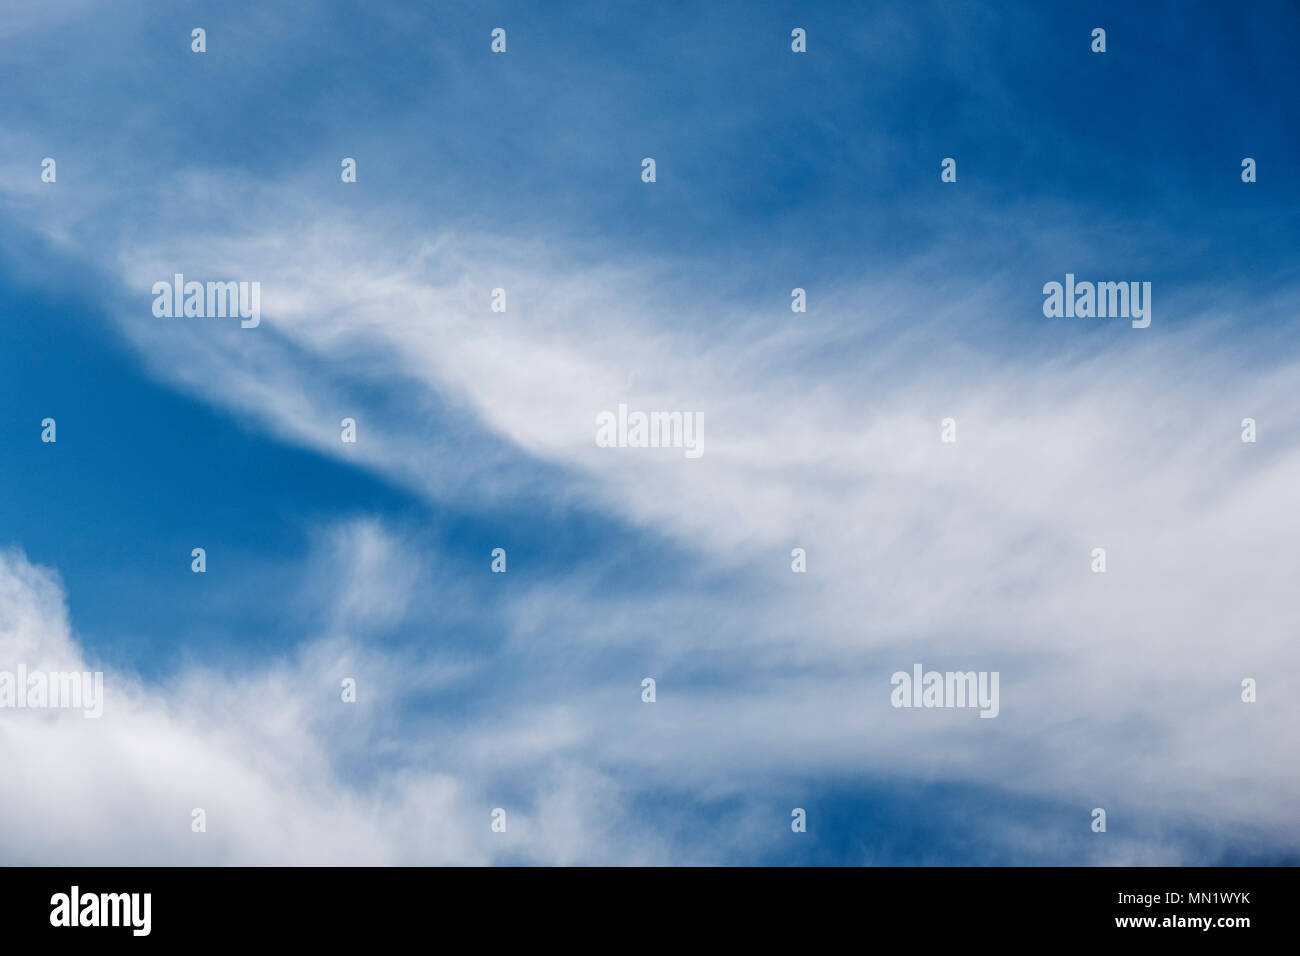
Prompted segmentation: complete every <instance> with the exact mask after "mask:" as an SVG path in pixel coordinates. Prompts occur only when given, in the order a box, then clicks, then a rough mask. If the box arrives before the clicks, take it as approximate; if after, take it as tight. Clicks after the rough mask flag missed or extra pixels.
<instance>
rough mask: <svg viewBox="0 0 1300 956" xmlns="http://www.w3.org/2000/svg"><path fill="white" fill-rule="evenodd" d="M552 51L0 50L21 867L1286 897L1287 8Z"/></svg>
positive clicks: (236, 10)
mask: <svg viewBox="0 0 1300 956" xmlns="http://www.w3.org/2000/svg"><path fill="white" fill-rule="evenodd" d="M559 7H560V5H544V6H542V5H536V4H519V3H502V4H497V3H476V4H436V5H434V4H398V5H394V6H393V7H392V8H391V9H375V8H374V5H371V4H363V3H315V4H283V5H276V6H275V7H274V8H267V7H265V6H264V5H257V4H244V3H221V4H206V5H205V4H198V5H192V4H185V5H181V4H170V5H167V4H165V5H158V4H146V3H134V2H127V3H118V4H111V5H110V4H105V3H96V2H91V0H85V2H79V3H68V4H65V5H61V6H59V7H58V8H57V9H53V10H50V9H46V8H45V6H44V5H42V4H38V3H35V2H28V0H20V2H18V3H17V4H16V6H15V8H14V13H13V14H12V16H10V17H9V18H8V20H7V22H6V24H5V25H4V26H3V27H0V48H3V51H4V61H5V65H6V70H5V73H6V77H7V79H6V84H5V87H4V89H3V91H0V142H2V143H3V144H4V148H3V150H0V205H2V206H3V211H4V214H3V216H2V217H0V301H2V302H3V305H4V309H3V314H4V317H5V321H4V322H3V323H0V355H3V356H4V360H3V362H4V372H5V374H4V375H3V377H0V403H2V405H3V408H4V410H5V414H4V415H3V416H0V448H2V449H3V450H4V464H5V467H4V468H3V469H0V501H3V502H5V506H4V507H3V508H2V509H0V548H3V549H8V550H6V552H5V554H6V557H5V558H4V560H3V562H0V585H2V586H0V670H5V669H11V668H10V667H9V665H10V663H14V662H17V661H19V660H23V659H25V658H24V657H23V655H24V654H26V655H28V656H29V657H31V656H36V657H40V658H42V659H44V658H45V657H46V656H47V655H49V659H52V660H62V661H81V662H85V663H86V666H91V665H94V666H95V667H97V668H102V669H103V670H104V671H105V674H106V686H107V687H108V694H109V698H108V704H107V707H106V713H105V716H104V718H103V719H102V721H101V723H100V724H94V725H92V724H91V723H90V722H83V721H81V719H80V717H79V716H76V717H74V718H72V719H68V720H63V719H62V718H63V717H64V716H66V715H59V717H60V719H59V721H58V722H54V723H48V724H43V723H38V722H35V721H32V720H29V719H26V716H25V715H22V716H14V715H3V716H4V719H5V720H6V721H8V722H9V727H8V728H7V729H8V730H9V733H8V734H4V735H0V757H2V758H3V759H5V761H6V763H7V765H8V766H11V767H14V768H16V772H13V773H10V774H7V775H6V776H7V777H8V778H9V779H8V781H7V782H6V783H4V784H0V797H3V798H4V799H5V800H6V801H7V803H6V805H7V806H11V807H13V808H14V809H13V810H11V811H9V812H7V814H6V817H5V819H4V820H3V821H0V859H6V860H9V861H11V862H72V863H75V862H106V863H134V862H156V863H168V862H178V863H232V862H268V863H295V862H303V863H310V862H402V863H474V864H479V863H492V862H507V863H515V862H522V863H640V862H649V863H741V864H753V863H762V864H782V865H785V864H804V863H816V864H826V863H831V864H884V865H896V864H915V863H924V864H981V863H993V864H1020V863H1023V864H1044V863H1052V864H1062V863H1087V864H1108V863H1187V864H1207V863H1221V862H1222V863H1239V862H1246V863H1259V862H1272V863H1292V862H1296V861H1297V859H1300V830H1298V829H1297V826H1296V821H1295V815H1294V812H1293V808H1294V806H1295V801H1296V798H1297V797H1298V796H1300V793H1298V792H1297V791H1298V789H1300V786H1298V785H1300V775H1298V773H1297V769H1296V768H1297V762H1296V757H1297V738H1296V731H1295V727H1296V726H1300V723H1298V722H1297V718H1300V710H1298V708H1297V705H1296V703H1295V702H1296V700H1297V699H1300V698H1298V697H1297V693H1300V670H1298V667H1297V665H1300V657H1298V656H1297V653H1296V651H1295V640H1294V623H1293V622H1294V620H1295V612H1296V610H1297V606H1296V601H1295V597H1294V593H1293V592H1294V588H1293V582H1294V580H1295V573H1296V572H1300V559H1298V558H1297V557H1296V555H1295V553H1294V547H1293V542H1294V540H1295V532H1297V531H1300V516H1298V515H1296V514H1295V513H1294V511H1295V509H1294V507H1293V503H1294V488H1295V483H1296V478H1297V476H1298V475H1300V415H1297V413H1296V412H1295V410H1294V407H1293V396H1294V384H1295V382H1296V374H1297V371H1298V369H1297V358H1298V355H1297V348H1296V346H1295V344H1294V343H1295V335H1294V332H1295V329H1296V301H1297V299H1296V290H1297V283H1298V282H1300V276H1298V275H1297V259H1296V256H1295V250H1296V248H1297V240H1298V239H1300V236H1298V235H1297V232H1298V230H1300V218H1298V217H1297V215H1296V212H1297V209H1300V203H1298V202H1297V200H1298V199H1300V196H1298V195H1297V190H1298V189H1300V185H1298V184H1297V176H1296V157H1297V155H1300V137H1298V136H1297V129H1300V107H1298V106H1297V103H1296V99H1295V96H1294V90H1295V89H1297V88H1300V76H1298V75H1297V74H1300V65H1297V62H1296V60H1295V57H1294V55H1293V49H1292V47H1293V38H1294V37H1295V36H1296V31H1297V28H1300V12H1298V11H1297V9H1296V7H1295V6H1294V5H1293V4H1287V3H1280V2H1279V3H1272V4H1268V3H1266V4H1257V5H1253V6H1252V7H1251V8H1250V9H1249V10H1242V9H1238V8H1233V7H1231V6H1230V5H1226V4H1187V3H1179V4H1172V3H1171V4H1143V5H1140V9H1135V8H1134V5H1131V4H1118V3H1117V4H1104V3H1103V4H1093V3H1089V4H1083V3H1065V4H1053V5H1050V7H1040V6H1039V5H1029V4H1024V5H1021V4H1012V3H1004V4H974V3H909V4H898V5H880V4H866V3H862V4H849V3H836V4H766V3H744V4H741V3H711V4H708V5H690V4H672V3H667V4H656V5H653V6H648V7H640V6H634V5H629V4H607V3H591V4H566V5H563V7H562V8H559ZM1098 26H1100V27H1103V28H1105V29H1106V31H1107V51H1106V52H1105V53H1104V54H1096V53H1093V52H1091V50H1090V42H1091V40H1090V33H1091V31H1092V29H1093V28H1094V27H1098ZM194 27H203V28H204V29H205V30H206V31H207V52H205V53H202V54H196V53H193V52H191V50H190V31H191V29H193V28H194ZM494 27H503V28H505V29H506V31H507V36H508V48H507V52H506V53H505V54H503V55H494V54H492V53H491V52H490V50H489V43H490V32H491V30H492V29H493V28H494ZM795 27H802V28H803V29H805V30H806V31H807V36H808V52H807V53H804V54H795V53H792V52H791V49H790V31H791V30H792V29H793V28H795ZM47 156H49V157H54V158H55V159H56V160H57V164H58V166H57V170H58V178H57V181H56V182H55V183H43V182H41V179H40V169H41V160H42V159H43V158H44V157H47ZM647 156H649V157H654V158H655V160H656V163H657V181H656V182H654V183H652V184H647V183H643V182H642V181H641V178H640V169H641V160H642V158H643V157H647ZM949 156H951V157H954V158H956V160H957V164H958V179H957V182H956V183H951V184H947V183H941V182H940V177H939V172H940V161H941V160H942V159H943V158H944V157H949ZM1246 156H1249V157H1253V158H1254V159H1255V160H1256V161H1257V163H1258V171H1259V172H1258V176H1259V178H1258V182H1255V183H1252V184H1246V183H1243V182H1242V181H1241V178H1240V168H1241V167H1240V164H1241V160H1242V158H1243V157H1246ZM343 157H354V158H355V159H356V161H357V170H358V176H357V182H355V183H346V184H345V183H343V182H341V181H340V176H339V164H340V160H341V159H342V158H343ZM175 272H183V273H185V274H186V276H187V278H196V279H200V280H204V279H214V280H215V279H240V280H257V281H260V282H261V287H262V290H263V304H262V312H263V320H262V324H261V326H260V327H258V328H256V329H241V328H240V327H239V323H238V322H237V321H234V322H232V321H229V320H217V319H164V318H157V317H155V316H154V315H153V314H152V311H151V304H152V295H151V294H150V288H151V286H152V284H153V282H155V281H157V280H160V279H161V280H170V277H171V276H172V274H173V273H175ZM1067 272H1073V273H1076V274H1078V275H1079V276H1080V277H1081V278H1092V279H1094V280H1125V281H1127V280H1141V281H1149V282H1151V283H1152V286H1153V289H1154V293H1153V322H1152V324H1151V326H1150V327H1149V328H1147V329H1141V330H1138V329H1133V328H1130V326H1129V323H1128V322H1127V321H1124V320H1111V319H1093V320H1086V319H1074V320H1066V319H1049V318H1045V317H1044V315H1043V312H1042V292H1041V289H1042V286H1043V284H1044V283H1045V282H1048V281H1053V280H1055V281H1060V280H1061V279H1062V278H1063V276H1064V275H1065V274H1066V273H1067ZM496 287H504V288H506V289H507V291H508V296H509V307H508V310H507V312H506V313H494V312H492V311H491V310H490V309H489V307H488V303H489V298H490V292H491V290H492V289H493V288H496ZM794 287H801V288H805V289H806V290H807V293H808V303H809V305H808V311H807V312H806V313H792V312H791V311H790V305H789V303H790V290H791V289H792V288H794ZM620 402H625V403H630V404H631V405H633V406H636V407H651V408H664V409H691V410H699V411H700V412H702V414H703V416H704V421H705V443H706V452H705V454H704V455H703V457H701V458H700V459H699V460H698V461H691V460H683V459H682V458H681V457H668V456H663V455H658V456H654V455H643V454H638V451H639V450H637V449H600V448H597V447H596V446H595V444H594V442H593V440H592V435H593V430H594V421H595V416H596V415H597V414H598V413H599V412H601V411H602V410H606V409H612V408H614V407H615V406H616V405H617V404H618V403H620ZM47 416H50V417H53V418H55V419H56V421H57V423H58V426H57V427H58V441H57V442H56V443H55V444H45V443H42V442H41V441H40V440H39V439H40V427H39V423H40V421H41V420H42V419H43V418H45V417H47ZM948 416H953V417H955V418H956V419H957V421H958V423H959V425H958V427H959V430H960V431H959V441H958V442H957V443H956V445H955V446H951V447H948V446H944V445H941V444H940V442H939V440H938V434H939V422H940V420H941V419H943V418H945V417H948ZM1246 416H1251V417H1254V418H1255V419H1257V421H1258V422H1259V429H1260V436H1261V437H1260V440H1259V442H1258V443H1256V444H1245V443H1243V442H1241V441H1240V437H1239V433H1240V424H1239V423H1240V421H1241V419H1242V418H1243V417H1246ZM344 417H353V418H355V419H356V421H357V422H358V435H359V437H358V441H357V443H356V444H355V445H345V444H343V443H341V442H340V440H339V422H340V420H341V419H342V418H344ZM1097 546H1104V547H1106V548H1107V549H1108V553H1109V556H1110V560H1111V568H1110V569H1109V570H1108V572H1107V574H1106V575H1105V576H1104V577H1102V576H1094V575H1093V574H1092V573H1091V572H1090V571H1089V569H1088V555H1089V553H1090V551H1091V549H1092V548H1093V547H1097ZM193 547H203V548H205V549H206V551H207V555H208V559H207V560H208V570H207V572H206V573H205V574H201V575H199V574H193V573H191V571H190V557H189V555H190V549H191V548H193ZM496 547H504V548H506V549H507V552H508V568H509V570H508V572H507V573H506V574H492V573H491V572H490V570H489V564H490V553H491V551H492V549H493V548H496ZM794 547H803V548H805V549H806V550H807V552H808V555H809V572H808V573H807V574H806V575H794V574H791V573H790V551H791V549H792V548H794ZM916 661H921V662H924V663H925V664H926V665H927V667H930V666H933V667H935V668H937V669H940V670H955V669H959V670H967V669H974V670H997V671H1000V673H1001V674H1002V688H1003V689H1002V695H1003V700H1002V713H1001V714H1000V715H999V717H998V719H996V720H989V721H985V720H978V719H975V720H968V719H965V718H967V717H974V716H975V715H974V714H972V713H962V712H955V713H943V712H938V713H935V712H925V711H911V710H895V709H892V708H891V707H890V706H889V703H888V701H889V690H890V685H889V676H890V674H892V673H893V672H894V671H896V670H899V669H902V670H910V668H911V666H912V664H913V663H914V662H916ZM647 676H649V677H654V678H655V679H656V681H657V682H658V699H657V700H656V702H655V703H654V704H653V705H647V704H643V703H642V701H641V699H640V687H641V680H642V679H643V678H644V677H647ZM344 677H355V678H356V679H357V680H358V686H359V695H360V698H359V701H358V703H357V704H355V705H345V704H343V703H342V702H341V701H340V700H339V694H338V686H339V681H340V680H341V679H342V678H344ZM1245 677H1251V678H1255V679H1258V680H1259V681H1260V684H1261V693H1260V700H1259V702H1258V703H1257V704H1254V705H1247V704H1243V703H1242V702H1241V701H1240V699H1239V693H1240V690H1239V687H1240V682H1241V680H1242V679H1243V678H1245ZM11 717H12V718H13V719H11ZM42 755H43V756H42ZM51 766H55V767H58V768H60V769H59V770H58V772H53V771H51V769H50V768H51ZM1243 780H1249V781H1251V782H1252V786H1243ZM193 807H205V808H208V809H209V814H210V818H211V820H212V823H211V824H210V829H209V831H208V832H207V833H204V834H194V833H192V832H191V830H190V827H189V825H188V824H189V821H190V813H191V809H192V808H193ZM495 807H504V808H506V809H507V810H508V812H509V814H510V819H511V823H510V826H509V830H508V832H507V833H505V834H496V833H492V832H491V831H490V829H489V827H488V822H489V812H490V811H491V810H492V809H493V808H495ZM793 807H803V808H806V809H807V810H808V816H809V827H808V832H807V833H804V834H796V833H792V832H791V831H790V826H789V820H790V811H791V808H793ZM1094 807H1104V808H1107V811H1108V814H1109V816H1110V821H1111V822H1110V826H1109V829H1108V831H1107V832H1106V833H1105V834H1095V833H1092V832H1091V831H1090V829H1089V822H1090V818H1089V812H1090V811H1091V810H1092V808H1094ZM69 817H72V818H75V819H76V821H77V822H76V824H75V825H70V824H68V822H67V820H68V818H69ZM110 831H111V832H110ZM339 834H346V835H345V836H339ZM51 856H53V857H54V858H51Z"/></svg>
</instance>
